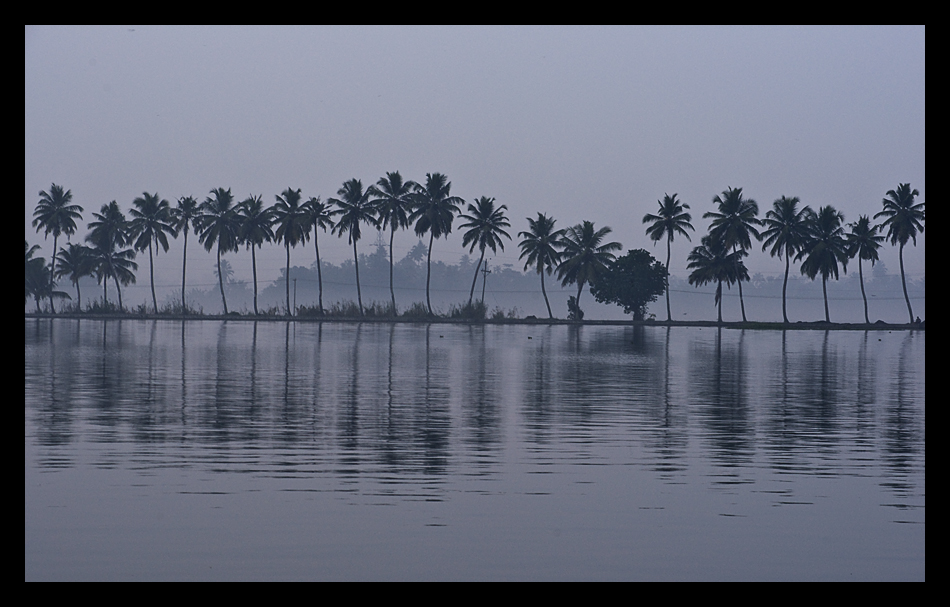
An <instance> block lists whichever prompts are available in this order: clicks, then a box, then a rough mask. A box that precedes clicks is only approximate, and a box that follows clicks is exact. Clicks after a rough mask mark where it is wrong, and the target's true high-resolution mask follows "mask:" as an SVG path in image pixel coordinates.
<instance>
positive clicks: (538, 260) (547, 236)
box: [518, 213, 564, 319]
mask: <svg viewBox="0 0 950 607" xmlns="http://www.w3.org/2000/svg"><path fill="white" fill-rule="evenodd" d="M527 219H528V231H527V232H520V233H519V234H518V237H519V238H523V239H524V240H522V241H521V242H519V243H518V246H519V247H521V255H520V256H518V259H522V258H524V257H527V258H528V259H527V261H526V262H525V264H524V269H525V270H527V269H528V266H534V268H535V269H536V270H537V272H538V274H540V275H541V294H542V295H544V303H545V305H546V306H547V307H548V317H549V318H551V319H553V318H554V314H552V313H551V302H549V301H548V293H547V291H545V290H544V273H545V272H547V273H548V274H549V275H550V274H551V272H552V271H553V270H554V268H555V267H556V266H557V264H558V263H559V262H560V261H561V255H560V253H559V252H558V249H559V248H560V246H561V238H562V237H563V236H564V230H555V229H554V222H555V221H556V220H555V219H552V218H550V217H548V216H547V215H544V214H543V213H538V218H537V219H531V218H530V217H528V218H527Z"/></svg>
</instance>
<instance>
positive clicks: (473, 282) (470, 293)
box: [468, 249, 485, 307]
mask: <svg viewBox="0 0 950 607" xmlns="http://www.w3.org/2000/svg"><path fill="white" fill-rule="evenodd" d="M484 259H485V249H482V256H481V257H479V258H478V265H476V266H475V276H473V277H472V288H471V289H470V290H469V292H468V305H469V307H471V305H472V297H474V296H475V283H476V282H478V270H479V269H481V267H482V261H484Z"/></svg>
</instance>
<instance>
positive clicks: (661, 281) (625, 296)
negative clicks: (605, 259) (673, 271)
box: [590, 249, 668, 321]
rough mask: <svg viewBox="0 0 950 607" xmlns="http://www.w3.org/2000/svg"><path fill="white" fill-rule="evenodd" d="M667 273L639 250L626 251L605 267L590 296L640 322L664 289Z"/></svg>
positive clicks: (650, 256)
mask: <svg viewBox="0 0 950 607" xmlns="http://www.w3.org/2000/svg"><path fill="white" fill-rule="evenodd" d="M667 276H668V272H667V270H666V268H665V267H663V264H661V263H660V262H659V261H657V260H656V259H654V258H653V256H652V255H650V254H649V253H648V252H646V251H644V250H643V249H636V250H631V251H627V254H626V255H624V256H623V257H618V258H617V259H616V260H614V261H613V262H612V263H610V264H609V265H608V266H607V270H606V272H603V273H602V274H600V275H599V276H598V277H597V278H596V279H595V280H594V282H593V284H591V289H590V291H591V293H592V294H593V295H594V299H595V300H597V301H598V302H600V303H613V304H617V305H618V306H622V307H623V311H624V313H625V314H633V319H634V320H638V321H639V320H643V318H644V316H645V315H646V309H647V305H649V304H650V303H651V302H654V301H656V298H657V297H659V296H660V295H662V294H663V291H665V290H666V287H667Z"/></svg>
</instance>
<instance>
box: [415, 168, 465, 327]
mask: <svg viewBox="0 0 950 607" xmlns="http://www.w3.org/2000/svg"><path fill="white" fill-rule="evenodd" d="M413 189H414V192H413V202H414V203H415V208H414V209H413V211H412V215H411V216H410V217H409V222H410V223H412V222H413V221H414V222H416V226H415V231H416V235H417V236H422V235H424V234H425V233H426V232H428V233H429V254H428V257H427V259H426V306H427V307H428V309H429V315H430V316H431V315H432V300H431V299H430V297H429V283H430V280H431V278H432V243H433V241H434V240H435V239H436V238H441V237H443V236H448V235H449V234H451V233H452V222H453V221H454V220H455V215H456V214H458V212H459V206H460V205H461V204H463V203H464V202H465V201H464V200H462V199H461V198H459V197H458V196H452V195H451V193H450V192H451V189H452V182H450V181H449V180H448V178H447V177H446V176H445V175H443V174H442V173H426V183H425V185H424V186H423V185H419V184H416V185H415V187H414V188H413Z"/></svg>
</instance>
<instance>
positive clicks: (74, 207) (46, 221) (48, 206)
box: [33, 183, 82, 314]
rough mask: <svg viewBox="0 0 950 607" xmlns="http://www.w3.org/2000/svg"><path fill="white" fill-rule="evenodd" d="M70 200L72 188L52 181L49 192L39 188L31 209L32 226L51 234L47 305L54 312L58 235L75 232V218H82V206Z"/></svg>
mask: <svg viewBox="0 0 950 607" xmlns="http://www.w3.org/2000/svg"><path fill="white" fill-rule="evenodd" d="M72 200H73V193H72V190H64V189H63V186H59V185H56V184H55V183H54V184H52V185H51V186H50V189H49V192H45V191H43V190H40V201H39V202H38V203H36V210H34V211H33V217H35V219H34V220H33V227H34V228H36V231H37V232H39V231H40V229H41V228H42V229H43V230H45V233H44V238H45V237H48V236H49V235H50V233H52V234H53V259H52V261H51V262H50V268H49V307H50V311H52V312H53V313H54V314H55V313H56V310H55V309H54V308H53V274H54V272H55V271H56V248H57V246H58V242H59V235H60V234H65V235H66V237H67V238H69V236H71V235H72V234H74V233H75V232H76V220H77V219H78V220H81V219H82V207H81V206H79V205H78V204H72Z"/></svg>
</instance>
